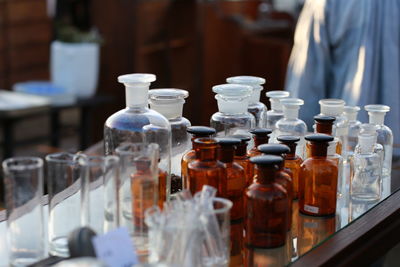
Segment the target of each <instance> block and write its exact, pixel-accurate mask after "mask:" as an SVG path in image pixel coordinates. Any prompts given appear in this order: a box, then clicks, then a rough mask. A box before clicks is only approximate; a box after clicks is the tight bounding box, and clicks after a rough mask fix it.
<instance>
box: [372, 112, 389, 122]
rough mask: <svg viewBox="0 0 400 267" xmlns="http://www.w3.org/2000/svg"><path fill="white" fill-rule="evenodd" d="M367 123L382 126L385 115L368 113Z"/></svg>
mask: <svg viewBox="0 0 400 267" xmlns="http://www.w3.org/2000/svg"><path fill="white" fill-rule="evenodd" d="M368 115H369V123H372V124H377V125H383V124H384V123H385V115H386V113H383V112H368Z"/></svg>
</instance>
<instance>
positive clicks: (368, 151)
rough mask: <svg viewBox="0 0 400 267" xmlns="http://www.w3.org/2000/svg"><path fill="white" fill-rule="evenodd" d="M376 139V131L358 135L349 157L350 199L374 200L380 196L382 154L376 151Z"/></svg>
mask: <svg viewBox="0 0 400 267" xmlns="http://www.w3.org/2000/svg"><path fill="white" fill-rule="evenodd" d="M372 126H374V125H372ZM362 127H363V128H365V127H368V126H367V125H362ZM376 141H377V133H376V131H363V132H362V133H360V134H359V136H358V144H357V146H356V149H355V151H354V155H353V157H352V158H351V166H352V168H351V169H352V173H351V174H352V175H351V183H350V196H351V199H352V200H359V201H369V202H375V201H378V200H380V198H381V178H382V155H381V154H379V153H378V152H377V151H376Z"/></svg>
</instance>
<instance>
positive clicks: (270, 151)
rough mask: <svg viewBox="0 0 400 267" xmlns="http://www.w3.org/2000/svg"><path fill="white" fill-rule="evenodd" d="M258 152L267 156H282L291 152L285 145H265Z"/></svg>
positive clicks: (260, 146)
mask: <svg viewBox="0 0 400 267" xmlns="http://www.w3.org/2000/svg"><path fill="white" fill-rule="evenodd" d="M257 149H258V151H260V152H261V153H263V154H267V155H276V156H281V155H282V154H287V153H289V152H290V148H289V147H288V146H287V145H283V144H263V145H259V146H258V147H257Z"/></svg>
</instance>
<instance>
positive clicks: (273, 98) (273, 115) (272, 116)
mask: <svg viewBox="0 0 400 267" xmlns="http://www.w3.org/2000/svg"><path fill="white" fill-rule="evenodd" d="M265 95H266V96H267V97H269V102H270V103H271V110H268V111H267V123H266V126H265V127H266V128H269V129H272V130H275V123H276V122H277V121H279V120H280V119H282V118H283V108H282V105H281V103H280V100H281V99H282V98H286V97H289V92H287V91H269V92H267V93H266V94H265Z"/></svg>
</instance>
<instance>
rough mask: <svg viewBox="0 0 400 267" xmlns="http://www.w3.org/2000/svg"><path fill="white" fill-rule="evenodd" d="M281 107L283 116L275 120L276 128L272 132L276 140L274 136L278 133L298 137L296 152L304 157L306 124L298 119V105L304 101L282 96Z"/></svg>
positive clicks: (278, 134)
mask: <svg viewBox="0 0 400 267" xmlns="http://www.w3.org/2000/svg"><path fill="white" fill-rule="evenodd" d="M280 103H281V105H282V107H283V114H284V115H283V116H284V117H283V118H282V119H280V120H279V121H277V122H276V124H275V126H276V129H275V131H274V133H273V135H274V138H275V140H274V139H272V142H273V143H275V142H276V137H278V136H280V135H292V136H298V137H300V141H299V143H298V144H297V148H296V154H297V155H298V156H300V157H301V158H304V150H305V148H304V143H305V142H304V135H305V134H306V133H307V125H306V123H305V122H304V121H302V120H300V119H299V110H300V106H302V105H304V101H303V100H302V99H299V98H284V99H281V100H280Z"/></svg>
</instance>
